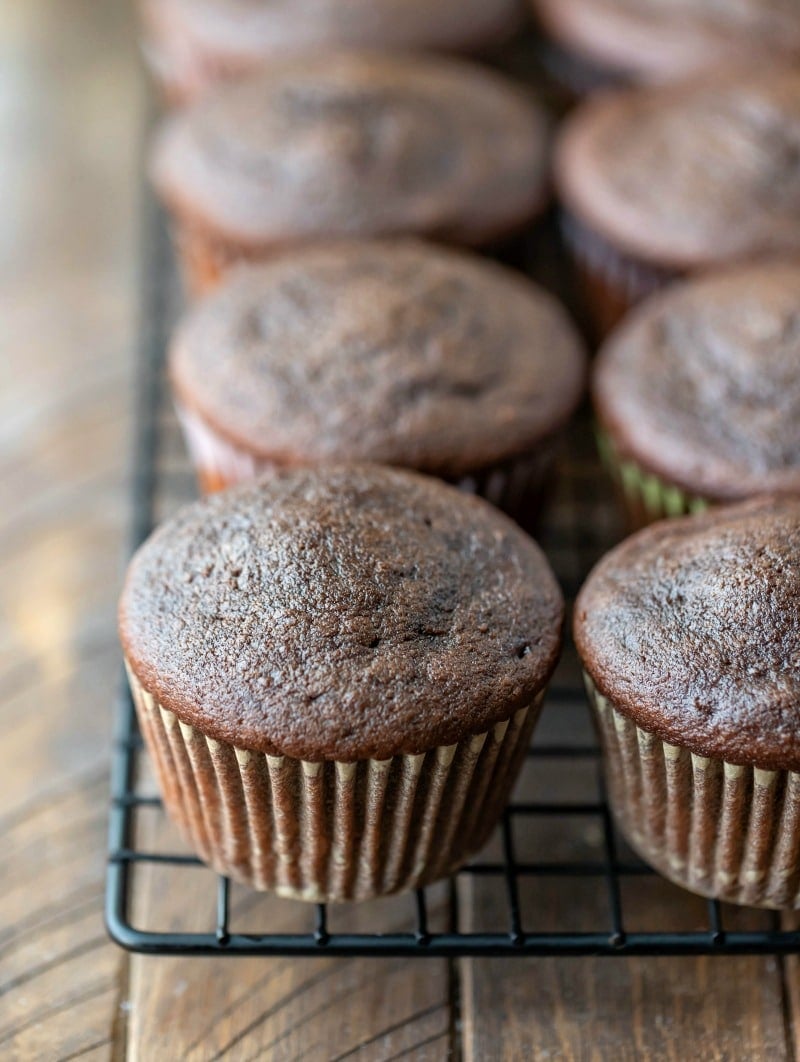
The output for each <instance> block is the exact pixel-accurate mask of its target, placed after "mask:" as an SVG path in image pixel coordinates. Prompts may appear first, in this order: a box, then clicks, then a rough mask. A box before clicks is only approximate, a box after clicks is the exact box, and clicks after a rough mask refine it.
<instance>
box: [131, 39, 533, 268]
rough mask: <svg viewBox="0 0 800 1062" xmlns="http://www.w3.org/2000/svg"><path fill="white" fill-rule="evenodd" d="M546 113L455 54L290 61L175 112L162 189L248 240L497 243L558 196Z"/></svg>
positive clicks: (193, 220)
mask: <svg viewBox="0 0 800 1062" xmlns="http://www.w3.org/2000/svg"><path fill="white" fill-rule="evenodd" d="M547 142H548V136H547V119H546V118H545V116H544V113H543V111H542V110H540V108H539V107H538V106H537V105H536V104H535V103H534V102H533V100H532V99H530V98H529V97H528V96H526V95H525V94H524V93H523V92H522V91H520V90H518V89H517V88H516V87H515V86H514V85H513V84H511V83H510V82H508V81H507V80H506V79H505V78H503V77H501V76H500V75H498V74H495V73H493V72H491V71H489V70H486V69H484V68H481V67H478V66H475V65H472V64H468V63H463V62H459V61H456V60H452V59H451V60H447V59H442V58H436V59H433V58H427V57H420V56H416V57H412V56H402V57H401V56H388V55H378V54H368V53H359V54H356V53H329V54H320V55H317V56H314V57H305V58H303V59H296V60H292V59H288V60H285V61H280V62H276V63H274V64H271V65H270V66H269V68H268V69H265V70H263V71H261V72H260V73H258V74H256V75H254V76H252V77H250V78H248V79H247V80H245V81H242V82H239V83H236V84H232V85H226V86H224V87H222V88H220V89H218V90H216V91H215V92H214V93H212V94H210V95H209V96H208V97H207V98H206V99H203V100H201V101H200V102H199V103H198V104H196V105H194V106H193V107H191V108H189V109H188V110H186V111H185V112H182V113H179V114H176V115H173V116H171V117H170V118H168V119H167V120H166V122H165V124H164V125H163V127H162V128H161V130H160V133H159V135H158V136H157V138H156V142H155V146H154V150H153V154H152V164H151V173H152V177H153V180H154V183H155V186H156V189H157V190H158V192H159V193H160V195H161V196H162V197H163V199H164V200H165V201H166V203H167V204H168V205H169V207H170V208H171V209H172V210H173V211H174V212H175V214H176V215H177V216H178V217H179V218H180V219H182V220H183V221H184V222H185V223H187V224H190V225H194V226H197V227H200V228H201V229H202V230H203V231H205V232H207V233H208V234H209V235H212V236H214V237H215V238H218V239H221V240H227V241H230V242H234V243H236V244H237V245H240V246H241V247H242V249H243V251H244V250H246V249H247V248H248V247H250V248H253V249H258V248H263V247H265V246H266V247H279V246H281V245H284V244H287V243H297V242H301V241H303V240H315V239H320V238H323V237H326V236H334V237H342V236H351V237H353V236H359V235H367V236H372V235H384V234H392V233H398V232H409V233H420V234H430V235H435V236H437V237H439V238H443V239H447V240H451V241H453V242H460V243H468V244H469V243H477V244H480V243H482V242H486V241H490V240H492V239H495V238H497V237H499V236H501V235H505V234H506V233H507V232H509V231H511V230H513V229H514V228H515V227H516V226H518V225H520V224H522V223H523V222H525V221H527V220H528V219H529V218H530V217H531V216H532V215H533V214H535V213H536V212H537V210H539V209H540V208H541V207H542V205H543V204H544V201H545V198H546V185H547V169H548V152H547Z"/></svg>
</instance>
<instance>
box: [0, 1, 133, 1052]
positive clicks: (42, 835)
mask: <svg viewBox="0 0 800 1062" xmlns="http://www.w3.org/2000/svg"><path fill="white" fill-rule="evenodd" d="M130 18H131V15H130V11H129V9H128V8H127V6H126V5H123V4H103V3H98V2H97V0H26V2H25V3H21V4H5V5H0V96H1V97H2V100H3V105H2V107H0V150H1V151H2V156H3V166H2V173H1V174H0V200H2V211H0V303H2V306H3V314H2V316H3V326H2V331H3V352H2V356H0V512H1V513H2V520H0V728H2V733H3V740H2V742H0V791H2V808H0V838H1V839H2V844H1V845H0V848H1V850H2V856H0V1057H2V1058H9V1059H20V1060H28V1059H54V1060H55V1059H64V1060H65V1059H71V1058H82V1059H107V1058H109V1057H110V1056H111V1054H112V1050H113V1047H112V1041H113V1039H114V1037H115V1035H116V1031H117V1026H118V1015H119V1014H120V1003H121V991H122V986H123V985H124V973H125V969H126V959H125V957H124V956H123V955H122V954H121V953H120V952H118V951H117V950H116V949H114V948H113V947H112V946H111V945H110V944H109V942H108V940H107V937H106V935H105V931H104V928H103V924H102V888H103V869H104V867H103V864H104V851H105V836H106V821H105V809H106V804H107V790H108V779H107V769H108V763H107V744H108V734H109V731H110V725H109V717H108V716H109V713H108V704H109V701H110V697H111V693H112V690H113V688H114V684H115V682H116V679H117V675H118V670H119V661H118V653H117V650H116V646H115V640H116V639H115V635H114V623H113V616H114V596H115V592H114V588H115V586H116V584H117V581H118V573H119V558H120V548H121V546H120V544H121V538H122V533H123V529H124V528H125V526H126V525H127V519H128V514H127V499H126V492H125V487H124V478H125V469H126V464H127V453H126V449H127V424H128V410H129V399H128V393H127V384H128V379H129V365H130V359H129V357H128V355H129V353H130V351H131V349H132V336H131V331H130V324H131V311H132V304H133V298H134V287H133V276H134V268H135V263H134V259H133V257H132V253H131V252H132V246H133V244H132V237H133V233H134V217H135V209H136V203H135V197H134V188H135V176H134V173H135V171H134V158H135V151H136V130H137V125H138V113H139V107H138V103H137V100H138V98H139V95H140V91H141V90H140V84H139V79H138V77H137V73H136V66H135V62H134V57H133V49H132V47H131V42H130V25H131V22H130Z"/></svg>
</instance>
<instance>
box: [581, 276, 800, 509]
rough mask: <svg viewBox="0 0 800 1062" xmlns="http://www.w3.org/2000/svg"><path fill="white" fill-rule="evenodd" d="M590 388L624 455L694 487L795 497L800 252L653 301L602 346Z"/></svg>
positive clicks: (721, 494) (709, 493)
mask: <svg viewBox="0 0 800 1062" xmlns="http://www.w3.org/2000/svg"><path fill="white" fill-rule="evenodd" d="M593 397H594V403H595V408H596V410H597V415H598V418H599V420H600V423H601V425H602V426H603V428H604V429H605V430H606V431H607V432H608V434H609V435H610V436H611V439H612V440H613V443H614V446H615V448H616V449H617V451H618V452H619V453H620V455H621V456H622V457H623V458H624V459H630V460H633V461H635V462H636V463H637V464H639V465H641V466H642V467H644V468H645V469H647V470H648V471H650V472H654V473H656V474H657V475H659V476H661V477H662V478H663V479H665V480H667V481H668V482H670V483H674V484H676V485H678V486H680V487H681V488H683V489H684V490H685V491H688V492H689V493H693V494H697V495H700V496H703V497H707V498H710V499H712V500H716V501H724V500H728V501H735V500H738V499H741V498H746V497H749V496H751V495H753V494H757V493H767V492H770V491H792V492H796V493H798V494H800V259H797V260H794V261H791V262H773V263H765V264H760V265H745V266H739V267H735V268H732V269H730V270H726V271H724V272H722V273H719V274H715V275H712V276H706V277H704V278H702V279H699V280H694V281H690V282H688V283H686V284H682V285H680V286H678V287H676V288H673V289H672V290H670V291H668V292H666V293H665V294H662V295H658V296H656V297H655V298H653V299H651V300H650V301H649V302H647V303H645V304H644V305H643V306H641V307H640V308H639V309H638V310H636V311H634V313H633V315H632V316H631V318H629V320H628V322H627V323H626V324H625V325H623V326H622V328H620V329H619V330H618V332H617V333H616V334H615V335H614V336H612V338H611V339H610V340H609V341H608V342H607V343H606V345H605V347H604V348H603V350H602V351H601V353H600V356H599V358H598V360H597V362H596V363H595V368H594V380H593Z"/></svg>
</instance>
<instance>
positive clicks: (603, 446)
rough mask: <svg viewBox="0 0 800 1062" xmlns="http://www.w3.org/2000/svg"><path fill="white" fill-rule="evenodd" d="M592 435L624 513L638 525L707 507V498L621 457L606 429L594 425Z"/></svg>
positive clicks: (699, 511) (687, 513)
mask: <svg viewBox="0 0 800 1062" xmlns="http://www.w3.org/2000/svg"><path fill="white" fill-rule="evenodd" d="M596 437H597V448H598V450H599V452H600V458H601V460H602V462H603V464H604V465H605V467H606V469H607V470H608V472H609V474H610V475H611V478H612V479H613V480H614V483H615V484H616V485H617V487H618V489H619V493H620V496H621V497H622V499H623V502H624V505H625V510H626V513H627V515H628V517H629V519H630V520H631V522H632V523H633V524H634V525H637V526H641V525H643V524H647V523H653V522H654V521H656V520H664V519H666V518H667V517H670V516H686V515H689V514H691V513H702V512H705V511H706V510H707V509H708V508H709V506H710V502H709V500H708V499H707V498H702V497H699V496H698V495H693V494H689V493H687V492H686V491H684V490H683V489H682V488H681V487H678V486H676V485H675V484H674V483H668V482H667V481H666V480H663V479H661V478H660V477H659V476H656V475H654V474H653V473H652V472H646V471H645V470H644V469H643V468H642V467H641V466H640V465H637V464H636V462H635V461H631V460H629V459H628V458H623V457H622V456H621V455H620V453H619V451H618V450H617V448H616V446H615V445H614V443H613V442H612V441H611V438H610V437H609V435H608V434H607V432H605V431H603V430H602V429H600V428H598V429H596Z"/></svg>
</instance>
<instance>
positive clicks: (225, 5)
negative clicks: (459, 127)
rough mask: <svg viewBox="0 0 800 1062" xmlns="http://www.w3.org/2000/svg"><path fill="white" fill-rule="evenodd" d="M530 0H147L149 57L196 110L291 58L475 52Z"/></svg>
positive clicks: (505, 30)
mask: <svg viewBox="0 0 800 1062" xmlns="http://www.w3.org/2000/svg"><path fill="white" fill-rule="evenodd" d="M520 6H521V2H520V0H437V2H436V3H435V4H430V3H426V2H424V0H268V2H267V0H140V2H139V7H140V11H141V16H142V29H143V33H144V52H145V58H146V60H147V63H148V66H149V67H150V70H151V71H152V73H153V75H154V77H155V78H156V80H157V81H158V83H159V85H160V86H161V88H162V89H163V91H164V93H165V94H166V96H167V98H168V99H169V100H170V101H172V102H174V103H186V102H188V101H190V100H193V99H195V98H196V97H197V96H200V95H201V94H203V93H204V92H207V91H208V90H209V88H211V87H213V86H214V85H215V84H217V83H219V82H222V81H230V80H234V79H236V78H239V77H242V76H245V75H247V74H249V73H251V72H252V71H253V70H255V69H257V68H258V67H259V66H263V65H265V64H267V63H271V62H275V61H276V60H279V59H283V58H285V57H286V56H287V55H293V54H308V53H309V52H313V51H318V50H319V49H324V48H376V49H386V50H397V49H403V48H431V49H435V50H439V51H475V50H479V49H482V48H485V47H487V46H491V45H494V44H496V43H498V41H500V40H502V39H504V38H505V37H506V36H508V34H509V33H510V32H512V31H513V30H514V29H515V27H516V26H517V24H518V22H519V16H520Z"/></svg>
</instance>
